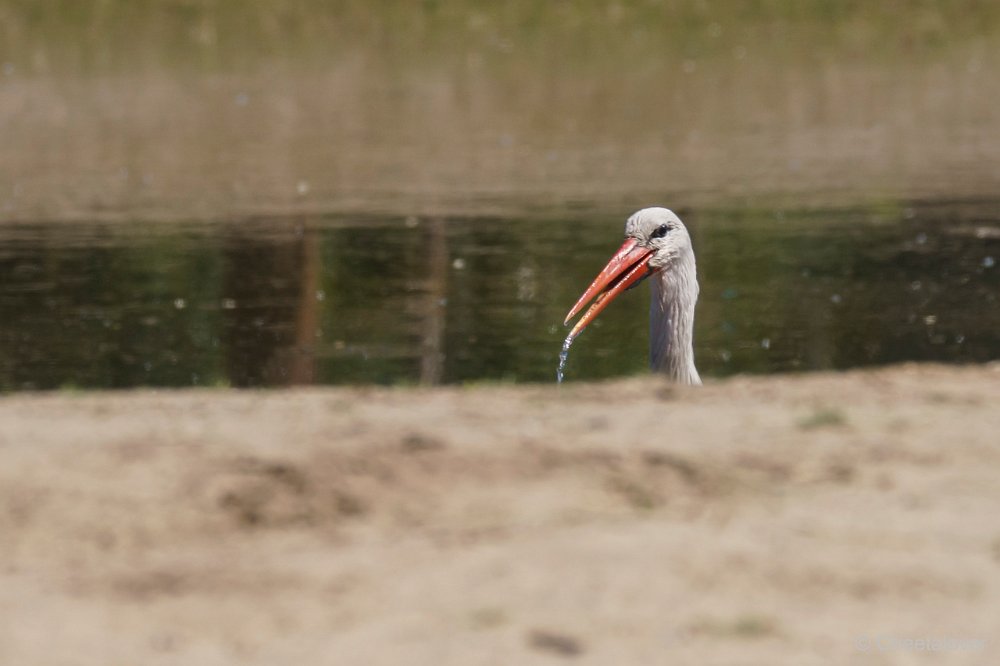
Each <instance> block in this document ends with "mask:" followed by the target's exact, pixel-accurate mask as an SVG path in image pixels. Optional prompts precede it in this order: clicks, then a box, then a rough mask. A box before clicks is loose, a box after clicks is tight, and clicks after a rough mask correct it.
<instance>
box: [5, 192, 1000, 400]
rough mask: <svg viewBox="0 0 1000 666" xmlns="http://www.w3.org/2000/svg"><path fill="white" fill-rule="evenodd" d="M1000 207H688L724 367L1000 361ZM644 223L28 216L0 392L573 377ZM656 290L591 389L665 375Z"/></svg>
mask: <svg viewBox="0 0 1000 666" xmlns="http://www.w3.org/2000/svg"><path fill="white" fill-rule="evenodd" d="M998 210H1000V208H998V207H997V205H996V203H995V202H982V201H980V202H960V203H954V202H924V203H921V204H915V205H912V206H909V207H901V206H896V205H888V204H887V205H885V206H881V207H876V208H870V209H856V210H836V211H829V210H827V211H806V212H798V213H791V212H786V213H784V214H782V213H776V212H775V211H773V210H760V211H752V210H750V211H747V210H743V211H739V212H736V211H682V216H683V217H684V218H685V221H686V222H687V224H688V226H689V228H690V229H691V231H692V235H693V237H694V241H695V244H696V250H697V252H698V258H699V272H700V276H701V281H702V291H701V300H700V303H699V308H698V315H697V326H696V328H697V331H696V355H697V359H698V365H699V368H700V370H701V371H702V374H703V375H704V376H720V375H727V374H731V373H735V372H754V373H768V372H779V371H791V370H805V369H825V368H848V367H853V366H861V365H870V364H881V363H890V362H898V361H905V360H935V361H945V362H971V361H985V360H990V359H995V358H997V357H1000V308H998V307H997V305H998V304H997V294H998V293H1000V289H998V288H1000V268H998V267H997V266H996V262H997V259H998V258H1000V215H998V214H997V211H998ZM628 212H630V211H623V212H622V215H621V217H622V220H623V219H624V216H625V215H626V214H627V213H628ZM621 225H622V222H621V221H620V220H609V219H607V218H604V217H601V218H598V217H596V216H587V215H581V216H579V217H578V218H577V219H572V220H569V219H567V220H554V219H553V220H528V219H522V220H518V219H442V218H419V219H418V218H385V219H383V218H371V217H369V218H365V219H359V218H342V217H337V218H321V217H313V218H295V219H272V220H256V221H240V222H238V223H236V222H234V223H228V224H218V225H215V226H208V227H206V226H204V225H199V226H189V225H183V224H177V225H170V226H157V227H155V229H156V231H155V233H153V234H149V233H148V227H145V228H146V229H147V231H146V232H139V231H131V230H130V229H132V228H133V227H127V226H125V225H73V226H70V225H66V224H59V225H45V224H35V225H31V224H29V225H19V226H8V227H4V228H2V229H0V388H2V389H4V390H8V391H9V390H25V389H51V388H60V387H131V386H190V385H233V386H275V385H291V384H311V383H322V384H344V383H382V384H384V383H417V382H422V383H427V384H438V383H454V382H463V381H474V380H482V379H509V380H515V381H541V382H550V381H552V380H553V379H552V378H553V370H554V368H555V365H556V361H557V356H558V353H559V349H560V345H561V342H562V339H563V336H564V334H565V331H564V330H563V327H562V326H561V322H562V317H563V316H564V315H565V312H566V310H567V308H568V307H569V305H571V304H572V302H573V301H574V299H575V297H576V295H577V294H578V293H579V292H580V290H581V289H582V288H583V287H584V286H585V285H586V284H588V281H589V280H590V279H591V278H592V277H593V273H594V271H595V270H597V268H599V267H600V266H601V265H603V262H604V261H605V260H606V258H607V255H608V253H609V252H610V251H611V250H613V249H614V248H615V247H617V246H618V244H619V241H620V236H621ZM139 226H140V225H136V227H134V228H138V227H139ZM647 299H648V296H647V294H646V290H645V289H644V288H640V289H637V290H635V291H634V292H630V293H629V294H627V295H625V296H623V297H622V298H620V299H618V300H617V301H616V302H615V303H614V304H613V306H612V307H610V308H609V309H608V310H607V311H606V312H605V313H603V314H602V316H601V317H600V318H599V319H598V321H597V322H595V324H593V325H592V326H591V327H590V328H588V330H587V332H586V333H585V334H584V335H583V336H581V338H580V340H578V342H577V344H576V346H575V347H574V350H573V351H574V353H573V355H572V357H571V358H570V361H569V364H568V366H567V379H568V380H570V381H572V380H581V379H594V378H602V377H612V376H618V375H626V374H632V373H637V372H644V371H645V367H646V344H647V342H646V335H647V333H646V308H647Z"/></svg>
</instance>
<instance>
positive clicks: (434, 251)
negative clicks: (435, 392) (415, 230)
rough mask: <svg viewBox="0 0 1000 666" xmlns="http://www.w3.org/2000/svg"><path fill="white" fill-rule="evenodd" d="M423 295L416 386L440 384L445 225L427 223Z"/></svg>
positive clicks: (445, 278)
mask: <svg viewBox="0 0 1000 666" xmlns="http://www.w3.org/2000/svg"><path fill="white" fill-rule="evenodd" d="M428 226H429V231H430V238H429V239H428V248H427V250H428V251H427V260H428V262H429V264H428V266H427V296H426V303H425V305H424V312H423V319H424V326H423V331H422V336H421V341H420V383H421V384H440V383H441V379H442V376H443V375H444V327H445V315H446V313H447V308H446V306H445V303H446V301H445V298H446V297H447V295H448V238H447V235H446V233H445V222H444V220H442V219H440V218H435V219H433V220H430V222H429V225H428Z"/></svg>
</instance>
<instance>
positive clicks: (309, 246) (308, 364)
mask: <svg viewBox="0 0 1000 666" xmlns="http://www.w3.org/2000/svg"><path fill="white" fill-rule="evenodd" d="M299 253H300V256H301V260H302V264H301V269H300V270H301V273H300V274H299V299H298V304H297V305H296V308H295V344H294V348H293V350H292V354H291V358H290V359H289V361H288V383H289V384H312V383H313V382H315V380H316V343H317V342H318V340H317V338H316V333H317V331H318V328H319V304H320V298H319V294H318V292H319V275H320V255H319V234H318V233H317V232H316V230H315V229H303V230H302V240H301V242H300V243H299Z"/></svg>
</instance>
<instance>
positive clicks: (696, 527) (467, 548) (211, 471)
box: [0, 365, 1000, 666]
mask: <svg viewBox="0 0 1000 666" xmlns="http://www.w3.org/2000/svg"><path fill="white" fill-rule="evenodd" d="M998 396H1000V365H993V366H989V367H970V368H943V367H933V366H931V367H928V366H921V367H916V366H904V367H898V368H891V369H886V370H878V371H873V372H857V373H848V374H827V375H812V376H799V377H777V378H737V379H733V380H729V381H724V382H715V383H712V384H710V385H708V386H705V387H703V388H702V389H698V390H685V389H678V388H672V387H670V386H668V385H665V384H662V383H660V382H659V381H657V380H654V379H641V380H631V381H626V382H621V383H611V384H595V385H577V386H573V385H570V386H566V387H564V388H563V389H562V390H559V389H557V388H555V387H509V386H496V387H494V386H485V387H474V388H464V389H463V388H454V389H428V390H423V389H397V390H381V389H379V390H376V389H316V390H298V391H281V392H235V391H232V392H231V391H197V392H142V393H127V394H84V395H65V394H60V395H41V396H38V395H15V396H11V397H6V398H3V399H2V400H0V616H2V622H0V663H2V664H40V665H41V664H60V665H65V664H87V665H89V664H94V665H98V664H100V665H102V666H103V665H108V664H185V665H190V666H201V665H207V664H463V665H466V664H552V663H579V664H830V663H839V664H846V663H865V664H868V663H870V664H897V663H898V664H909V663H935V664H939V663H948V664H950V663H970V664H986V663H991V664H995V663H1000V521H998V516H1000V482H998V472H1000V434H998V433H1000V410H998V409H997V407H996V404H997V397H998ZM918 639H930V640H937V641H953V642H952V643H947V644H942V643H930V644H927V645H925V644H919V643H909V644H908V643H904V641H906V640H913V641H915V640H918ZM962 641H965V642H962ZM926 651H930V652H933V655H926V654H921V653H922V652H926Z"/></svg>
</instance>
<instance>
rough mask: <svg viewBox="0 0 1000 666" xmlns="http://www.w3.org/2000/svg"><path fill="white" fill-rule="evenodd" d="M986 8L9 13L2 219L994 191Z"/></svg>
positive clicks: (2, 107) (18, 9)
mask: <svg viewBox="0 0 1000 666" xmlns="http://www.w3.org/2000/svg"><path fill="white" fill-rule="evenodd" d="M998 37H1000V6H998V5H996V3H991V2H981V1H977V0H964V1H959V2H947V3H945V2H928V1H926V0H894V1H892V2H879V3H872V2H833V1H828V0H813V1H810V2H790V1H779V0H759V1H756V2H708V1H707V0H701V1H694V0H684V1H676V2H656V1H650V0H645V1H639V0H636V1H632V2H612V3H607V2H596V1H591V0H576V1H570V2H552V3H535V2H527V1H517V0H516V1H514V2H505V3H492V2H478V1H467V2H460V1H459V0H439V1H435V2H430V1H429V2H400V1H396V2H394V1H388V0H381V1H374V2H362V1H359V0H355V1H350V0H345V1H341V2H330V3H323V2H316V1H305V0H300V1H289V2H280V3H279V2H265V1H263V0H257V1H254V0H250V1H247V2H236V1H235V0H219V1H214V2H213V1H208V0H204V1H194V0H138V1H135V2H124V1H115V0H105V1H96V2H85V3H84V2H71V1H68V0H58V1H39V2H34V1H28V0H7V1H5V2H0V91H2V94H0V122H2V123H3V125H4V127H5V128H7V131H6V132H5V133H4V135H3V136H0V150H2V151H3V154H4V156H5V159H4V161H3V163H2V164H0V183H6V187H0V220H2V219H8V220H11V219H22V220H23V219H32V218H37V217H42V218H45V219H77V218H93V217H99V218H105V217H114V216H121V215H124V216H126V217H134V216H139V217H142V218H144V219H153V218H163V217H167V218H169V217H175V216H182V217H184V216H187V217H190V216H194V217H219V216H223V217H225V216H233V215H247V214H269V213H275V212H279V213H280V212H295V211H306V212H338V211H339V212H343V211H359V210H364V211H370V212H385V211H389V212H399V213H410V212H444V213H455V212H458V213H461V212H471V213H493V212H497V211H501V212H502V211H515V212H518V213H523V212H525V211H528V210H537V209H542V210H551V209H553V208H558V209H563V210H565V209H566V208H567V207H575V208H576V209H579V208H589V209H592V210H610V211H615V212H618V211H619V210H620V209H631V208H634V207H635V205H636V204H635V202H636V201H641V202H642V203H646V202H648V201H659V202H667V203H671V204H672V205H680V204H681V203H683V204H691V203H697V204H700V205H704V204H715V203H722V204H724V205H738V206H745V205H755V203H759V200H760V199H761V198H762V197H764V198H767V197H770V198H771V199H773V198H775V197H777V198H778V199H780V200H782V201H786V202H791V203H792V204H797V203H809V202H830V201H833V202H836V203H838V204H842V203H846V204H849V205H853V204H854V203H856V202H857V201H863V200H870V199H873V198H874V199H877V200H879V201H887V200H894V199H897V198H900V197H902V198H907V197H910V198H912V197H920V198H933V197H940V196H961V197H967V196H976V195H978V194H981V193H988V192H992V191H994V190H995V188H996V186H997V185H998V184H1000V183H998V176H997V173H1000V168H998V166H1000V157H998V156H1000V140H998V138H997V137H1000V131H998V130H1000V113H998V111H997V109H996V105H995V104H994V103H993V101H992V100H994V99H996V98H997V96H998V95H1000V80H998V79H997V77H995V76H991V74H990V73H991V72H994V71H997V68H998V66H1000V39H998Z"/></svg>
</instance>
